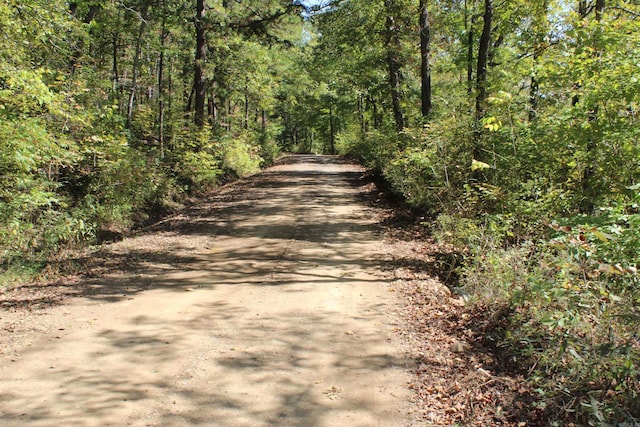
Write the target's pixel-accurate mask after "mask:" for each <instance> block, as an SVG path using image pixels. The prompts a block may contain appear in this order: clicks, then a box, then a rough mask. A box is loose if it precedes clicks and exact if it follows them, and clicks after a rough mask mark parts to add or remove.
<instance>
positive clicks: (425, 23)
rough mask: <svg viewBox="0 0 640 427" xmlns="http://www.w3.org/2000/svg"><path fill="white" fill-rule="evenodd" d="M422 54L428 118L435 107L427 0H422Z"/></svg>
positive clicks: (423, 85)
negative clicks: (433, 102) (432, 98)
mask: <svg viewBox="0 0 640 427" xmlns="http://www.w3.org/2000/svg"><path fill="white" fill-rule="evenodd" d="M420 56H421V57H422V62H421V66H420V75H421V78H422V117H424V118H428V117H429V116H430V115H431V109H432V108H433V105H432V101H431V63H430V59H431V58H430V56H431V24H430V22H429V9H428V7H427V0H420Z"/></svg>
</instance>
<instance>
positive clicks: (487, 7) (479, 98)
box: [473, 0, 493, 160]
mask: <svg viewBox="0 0 640 427" xmlns="http://www.w3.org/2000/svg"><path fill="white" fill-rule="evenodd" d="M483 20H484V23H483V25H482V34H481V35H480V43H479V46H478V65H477V67H476V69H477V71H476V73H477V75H476V111H475V120H476V124H475V131H474V134H473V158H474V159H478V160H480V159H482V147H481V142H480V139H481V136H482V126H481V123H480V122H481V120H482V119H483V118H484V116H485V114H486V109H487V107H486V99H487V62H488V58H489V47H490V46H491V25H492V21H493V1H492V0H484V14H483Z"/></svg>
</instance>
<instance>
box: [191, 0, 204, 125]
mask: <svg viewBox="0 0 640 427" xmlns="http://www.w3.org/2000/svg"><path fill="white" fill-rule="evenodd" d="M204 19H205V2H204V0H197V5H196V58H195V65H194V75H193V88H194V91H195V115H194V123H195V124H196V126H198V127H202V126H204V116H205V104H206V96H207V94H206V85H205V60H206V56H207V37H206V34H205V26H204Z"/></svg>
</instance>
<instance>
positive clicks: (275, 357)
mask: <svg viewBox="0 0 640 427" xmlns="http://www.w3.org/2000/svg"><path fill="white" fill-rule="evenodd" d="M361 172H362V171H361V170H360V169H358V167H355V166H353V165H346V164H343V163H341V162H339V161H338V160H337V159H335V158H332V157H316V156H295V157H291V158H289V159H288V161H286V162H284V164H281V165H279V166H276V167H274V168H272V169H269V170H267V171H266V172H264V173H262V174H261V175H259V176H255V177H252V178H251V179H249V180H248V181H246V182H244V183H240V184H238V185H235V186H233V187H229V188H227V189H225V190H223V191H222V192H221V193H220V194H219V195H217V196H215V197H213V198H212V199H211V200H209V201H208V202H206V203H202V204H199V205H197V206H195V207H194V208H192V209H190V210H188V211H187V212H185V213H184V214H181V215H180V216H176V217H173V218H170V219H168V220H165V221H164V222H163V223H161V224H158V225H157V226H155V227H154V229H152V230H149V231H148V232H146V233H143V234H141V235H139V236H137V237H135V238H132V239H128V240H125V241H123V242H120V243H118V244H114V245H111V246H109V247H108V248H107V249H105V250H104V251H103V255H102V256H103V257H104V263H106V264H107V265H106V266H103V271H104V274H105V275H103V277H99V278H96V279H91V280H86V281H83V282H82V283H80V284H76V285H74V286H72V287H70V288H69V290H68V292H73V297H72V298H69V299H66V300H65V301H64V302H63V303H62V304H59V305H56V306H53V307H43V308H37V307H36V308H35V311H29V312H28V313H27V314H24V312H17V311H15V310H14V311H11V310H9V311H7V310H5V311H0V327H1V328H2V329H0V343H2V345H3V347H4V348H3V349H2V351H0V424H2V425H3V426H24V425H28V426H72V425H73V426H108V425H111V426H122V425H132V426H181V425H184V426H187V425H203V426H230V427H231V426H247V427H249V426H251V427H258V426H308V427H312V426H318V427H320V426H332V427H334V426H384V427H389V426H404V425H407V419H406V417H407V412H408V411H407V407H408V403H407V402H408V400H409V397H408V396H409V393H408V392H407V391H406V385H407V382H408V375H407V374H406V372H405V371H406V360H405V356H404V352H403V350H402V346H401V344H400V342H399V339H398V338H397V337H396V334H395V333H394V329H395V327H396V325H395V324H394V322H397V318H396V317H395V314H394V313H395V310H396V305H395V304H396V302H395V298H396V297H395V293H394V292H392V291H393V289H391V288H390V285H389V284H388V283H387V282H386V281H385V276H384V274H383V273H382V272H381V270H380V266H381V264H382V263H383V253H384V248H383V244H382V242H381V238H380V237H379V236H377V235H376V234H375V233H374V230H373V228H374V226H373V224H374V220H373V219H372V218H371V216H372V212H370V211H369V208H367V207H366V206H364V205H363V203H362V202H361V201H360V199H359V198H358V196H357V194H358V191H359V188H358V185H359V184H358V183H359V181H358V179H357V178H358V176H359V175H360V174H361ZM13 306H18V304H14V305H13Z"/></svg>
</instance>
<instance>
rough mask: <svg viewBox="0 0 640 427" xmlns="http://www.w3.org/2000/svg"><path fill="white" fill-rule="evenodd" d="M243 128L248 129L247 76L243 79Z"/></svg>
mask: <svg viewBox="0 0 640 427" xmlns="http://www.w3.org/2000/svg"><path fill="white" fill-rule="evenodd" d="M244 130H249V77H246V78H245V81H244Z"/></svg>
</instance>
